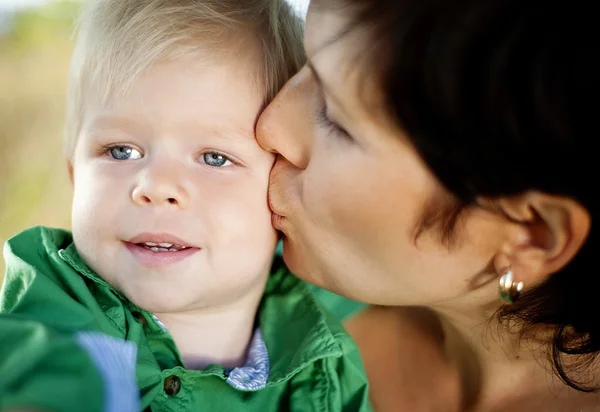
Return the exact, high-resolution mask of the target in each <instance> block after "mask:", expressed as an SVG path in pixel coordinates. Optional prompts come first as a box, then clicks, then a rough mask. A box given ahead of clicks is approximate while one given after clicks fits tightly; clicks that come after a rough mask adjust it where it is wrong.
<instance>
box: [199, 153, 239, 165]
mask: <svg viewBox="0 0 600 412" xmlns="http://www.w3.org/2000/svg"><path fill="white" fill-rule="evenodd" d="M202 159H203V160H204V163H206V164H207V165H209V166H212V167H223V166H228V165H229V164H231V163H232V162H231V160H229V159H228V158H227V157H226V156H224V155H222V154H221V153H217V152H208V153H204V155H202Z"/></svg>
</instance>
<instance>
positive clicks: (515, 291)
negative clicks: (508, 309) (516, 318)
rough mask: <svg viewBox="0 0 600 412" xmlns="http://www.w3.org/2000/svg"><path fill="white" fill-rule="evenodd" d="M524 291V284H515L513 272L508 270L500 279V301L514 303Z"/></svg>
mask: <svg viewBox="0 0 600 412" xmlns="http://www.w3.org/2000/svg"><path fill="white" fill-rule="evenodd" d="M522 291H523V282H515V281H514V276H513V273H512V270H511V269H510V268H508V269H506V271H505V272H504V274H503V275H502V276H501V277H500V299H502V300H504V301H506V302H509V303H513V302H514V301H516V300H517V299H518V298H519V295H520V294H521V292H522Z"/></svg>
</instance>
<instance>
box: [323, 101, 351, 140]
mask: <svg viewBox="0 0 600 412" xmlns="http://www.w3.org/2000/svg"><path fill="white" fill-rule="evenodd" d="M317 123H318V124H319V125H320V126H322V127H324V128H325V129H327V130H329V131H330V132H332V133H337V134H340V135H342V136H343V137H348V138H349V137H350V134H349V133H348V132H347V131H346V130H344V128H343V127H341V126H340V125H339V124H337V123H336V122H334V121H332V120H331V119H330V118H329V117H328V116H327V108H326V107H325V106H324V105H323V106H321V108H319V110H318V111H317Z"/></svg>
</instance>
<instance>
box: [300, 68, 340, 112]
mask: <svg viewBox="0 0 600 412" xmlns="http://www.w3.org/2000/svg"><path fill="white" fill-rule="evenodd" d="M306 67H308V68H309V69H310V71H311V72H312V73H313V75H314V77H315V80H316V82H317V84H318V85H319V89H321V93H323V95H327V97H328V98H329V99H331V100H332V101H333V103H334V104H335V105H336V106H339V107H343V106H342V104H341V100H340V99H338V98H337V96H336V95H335V93H333V92H332V91H331V89H330V88H329V87H327V85H326V84H325V83H324V82H323V79H322V78H321V76H320V75H319V72H318V71H317V69H316V68H315V65H314V64H313V62H311V61H310V59H306Z"/></svg>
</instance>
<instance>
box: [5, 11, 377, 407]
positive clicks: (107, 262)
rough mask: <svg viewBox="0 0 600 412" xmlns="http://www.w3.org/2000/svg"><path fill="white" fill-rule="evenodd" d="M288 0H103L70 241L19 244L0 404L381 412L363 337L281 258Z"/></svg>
mask: <svg viewBox="0 0 600 412" xmlns="http://www.w3.org/2000/svg"><path fill="white" fill-rule="evenodd" d="M302 62H303V52H302V47H301V22H300V21H299V20H298V19H297V17H295V16H294V14H293V12H292V11H291V9H290V6H289V5H287V3H285V2H282V1H280V0H252V1H250V0H144V1H142V0H93V1H91V3H90V5H89V7H88V9H87V10H86V12H85V13H84V14H83V16H82V18H81V23H80V27H79V37H78V40H77V44H76V47H75V52H74V56H73V61H72V66H71V73H70V89H69V94H68V102H67V125H66V145H65V148H66V156H67V160H68V167H69V173H70V177H71V181H72V182H73V186H74V195H73V209H72V234H71V233H69V232H67V231H64V230H58V229H50V228H44V227H37V228H33V229H30V230H27V231H25V232H23V233H21V234H19V235H17V236H15V237H14V238H13V239H11V240H10V241H9V242H8V243H7V245H6V247H5V259H6V263H7V267H8V269H7V274H6V279H5V283H4V285H3V289H2V295H1V300H0V376H1V377H2V378H1V379H0V410H14V409H20V410H23V408H30V409H34V410H42V411H74V412H75V411H76V412H81V411H86V412H91V411H133V410H152V411H183V410H190V411H191V410H208V411H235V410H240V411H261V412H267V411H277V410H286V411H287V410H292V411H307V410H310V411H325V410H328V411H340V410H348V411H357V410H369V409H370V406H369V404H368V400H367V382H366V377H365V373H364V370H363V367H362V363H361V361H360V357H359V354H358V352H357V349H356V347H355V346H354V343H353V342H352V341H351V339H350V338H349V337H348V336H347V335H346V333H345V332H344V330H343V328H342V327H341V325H340V324H339V323H338V322H336V321H335V320H334V319H333V317H332V316H330V315H329V314H328V312H327V311H326V310H324V309H323V308H322V307H321V306H320V305H319V303H317V301H316V300H315V298H314V297H313V295H312V294H311V293H310V292H309V289H308V288H307V285H305V284H304V283H302V282H301V281H299V280H298V279H296V278H295V277H293V276H292V275H291V274H290V273H289V272H288V271H287V269H286V268H285V266H284V265H283V264H282V262H281V261H280V259H278V258H276V259H275V261H274V259H273V256H274V251H275V247H276V244H277V235H276V232H275V231H274V230H273V228H272V226H271V213H270V211H269V208H268V205H267V200H266V193H267V186H268V182H269V172H270V169H271V166H272V165H273V161H274V155H273V154H271V153H267V152H265V151H263V150H262V149H261V148H260V146H259V145H258V144H257V142H256V140H255V137H254V126H255V122H256V119H257V117H258V115H259V114H260V112H261V109H262V108H263V107H264V106H265V104H266V103H267V102H268V101H269V100H270V99H272V98H273V96H274V95H275V93H276V92H277V91H278V89H279V88H280V87H281V86H282V85H283V83H285V81H286V80H287V79H288V78H289V77H291V75H293V74H294V73H295V72H296V71H297V70H298V69H299V67H300V66H301V64H302Z"/></svg>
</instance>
